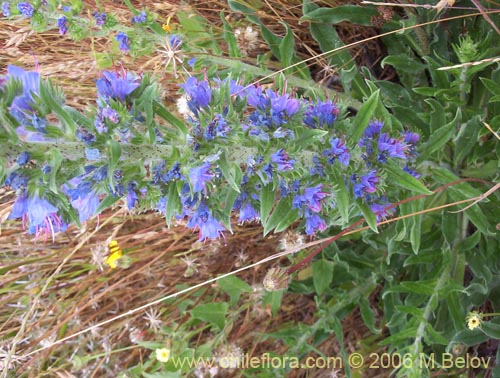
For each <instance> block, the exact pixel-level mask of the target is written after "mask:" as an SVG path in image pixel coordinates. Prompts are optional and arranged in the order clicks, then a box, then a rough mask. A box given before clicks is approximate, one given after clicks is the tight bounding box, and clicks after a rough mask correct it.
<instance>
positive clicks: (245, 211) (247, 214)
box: [238, 201, 260, 223]
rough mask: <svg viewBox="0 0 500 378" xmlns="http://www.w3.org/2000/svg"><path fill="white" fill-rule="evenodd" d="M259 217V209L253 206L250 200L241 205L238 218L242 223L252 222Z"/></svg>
mask: <svg viewBox="0 0 500 378" xmlns="http://www.w3.org/2000/svg"><path fill="white" fill-rule="evenodd" d="M259 219H260V214H259V212H258V211H257V210H255V207H253V205H252V203H251V202H250V201H248V202H247V203H246V204H245V205H244V206H242V207H241V209H240V214H239V218H238V220H239V221H240V223H244V222H252V221H255V220H259Z"/></svg>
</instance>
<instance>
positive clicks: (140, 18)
mask: <svg viewBox="0 0 500 378" xmlns="http://www.w3.org/2000/svg"><path fill="white" fill-rule="evenodd" d="M131 21H132V23H133V24H143V23H145V22H146V12H141V13H139V14H138V15H135V16H134V17H132V20H131Z"/></svg>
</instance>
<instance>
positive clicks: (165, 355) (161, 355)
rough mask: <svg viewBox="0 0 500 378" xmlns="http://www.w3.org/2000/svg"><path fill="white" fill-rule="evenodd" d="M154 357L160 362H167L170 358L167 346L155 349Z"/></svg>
mask: <svg viewBox="0 0 500 378" xmlns="http://www.w3.org/2000/svg"><path fill="white" fill-rule="evenodd" d="M156 359H157V360H158V361H160V362H167V361H168V360H169V359H170V349H167V348H158V349H156Z"/></svg>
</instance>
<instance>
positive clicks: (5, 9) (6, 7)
mask: <svg viewBox="0 0 500 378" xmlns="http://www.w3.org/2000/svg"><path fill="white" fill-rule="evenodd" d="M2 13H3V15H4V16H5V17H10V2H9V1H4V2H3V3H2Z"/></svg>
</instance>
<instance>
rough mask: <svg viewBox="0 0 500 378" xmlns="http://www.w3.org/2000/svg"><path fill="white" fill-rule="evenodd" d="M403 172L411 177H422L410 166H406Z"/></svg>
mask: <svg viewBox="0 0 500 378" xmlns="http://www.w3.org/2000/svg"><path fill="white" fill-rule="evenodd" d="M403 171H405V172H407V173H409V174H410V175H412V176H413V177H415V178H419V177H420V173H417V171H415V170H414V169H413V168H410V167H408V165H405V166H404V168H403Z"/></svg>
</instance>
